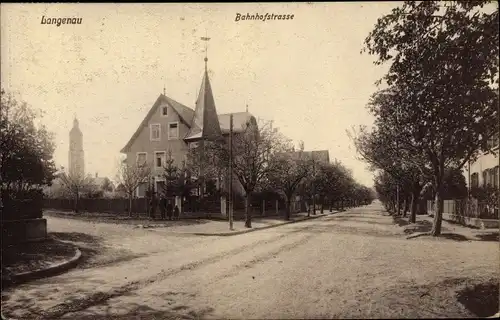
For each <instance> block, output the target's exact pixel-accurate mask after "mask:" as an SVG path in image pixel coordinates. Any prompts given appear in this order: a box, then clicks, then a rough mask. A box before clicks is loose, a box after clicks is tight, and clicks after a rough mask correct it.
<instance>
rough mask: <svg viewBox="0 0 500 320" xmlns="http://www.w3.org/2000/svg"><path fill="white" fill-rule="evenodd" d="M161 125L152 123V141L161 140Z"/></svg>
mask: <svg viewBox="0 0 500 320" xmlns="http://www.w3.org/2000/svg"><path fill="white" fill-rule="evenodd" d="M160 133H161V126H160V124H152V125H150V138H151V141H160Z"/></svg>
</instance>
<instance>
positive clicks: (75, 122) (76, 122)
mask: <svg viewBox="0 0 500 320" xmlns="http://www.w3.org/2000/svg"><path fill="white" fill-rule="evenodd" d="M73 128H78V119H77V118H76V113H75V114H74V115H73Z"/></svg>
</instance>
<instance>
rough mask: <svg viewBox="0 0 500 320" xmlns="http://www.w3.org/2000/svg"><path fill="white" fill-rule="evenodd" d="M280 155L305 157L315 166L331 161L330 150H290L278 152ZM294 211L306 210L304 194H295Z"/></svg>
mask: <svg viewBox="0 0 500 320" xmlns="http://www.w3.org/2000/svg"><path fill="white" fill-rule="evenodd" d="M278 156H286V157H291V158H292V159H297V160H299V159H303V160H306V161H310V164H311V165H312V166H313V169H315V168H314V166H315V165H321V164H328V163H330V153H329V152H328V150H315V151H289V152H283V153H280V154H278ZM291 210H292V212H299V211H305V210H306V205H305V202H304V197H303V195H302V196H301V195H300V194H296V195H295V201H293V202H292V208H291Z"/></svg>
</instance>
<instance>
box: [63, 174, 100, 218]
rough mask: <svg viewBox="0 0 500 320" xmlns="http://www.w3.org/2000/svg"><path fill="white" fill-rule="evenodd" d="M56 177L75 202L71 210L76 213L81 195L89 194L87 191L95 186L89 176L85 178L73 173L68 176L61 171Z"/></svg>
mask: <svg viewBox="0 0 500 320" xmlns="http://www.w3.org/2000/svg"><path fill="white" fill-rule="evenodd" d="M58 176H59V178H60V179H61V181H62V186H63V187H64V188H65V189H66V190H67V191H68V193H69V194H70V195H71V196H72V197H73V199H74V200H75V205H74V208H73V210H74V211H75V212H76V213H78V210H79V203H80V197H81V195H82V194H83V193H89V191H91V189H92V188H93V187H94V186H95V184H94V180H93V179H92V177H91V176H85V175H82V174H78V173H75V172H71V173H69V174H68V173H66V172H64V170H62V172H61V173H59V174H58Z"/></svg>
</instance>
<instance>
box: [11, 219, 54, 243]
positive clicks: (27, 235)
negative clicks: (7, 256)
mask: <svg viewBox="0 0 500 320" xmlns="http://www.w3.org/2000/svg"><path fill="white" fill-rule="evenodd" d="M46 238H47V220H46V219H42V218H41V219H26V220H10V221H8V220H5V221H2V246H4V245H6V244H7V245H8V244H17V243H23V242H33V241H41V240H45V239H46Z"/></svg>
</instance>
